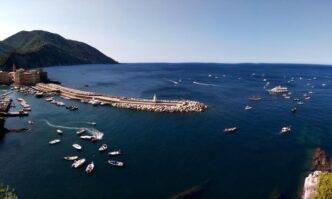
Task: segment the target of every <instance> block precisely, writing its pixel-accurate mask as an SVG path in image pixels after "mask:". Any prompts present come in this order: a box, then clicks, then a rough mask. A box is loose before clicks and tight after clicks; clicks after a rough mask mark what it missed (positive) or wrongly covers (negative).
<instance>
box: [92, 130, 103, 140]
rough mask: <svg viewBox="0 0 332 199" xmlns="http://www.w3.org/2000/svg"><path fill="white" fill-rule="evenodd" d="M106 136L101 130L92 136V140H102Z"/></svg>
mask: <svg viewBox="0 0 332 199" xmlns="http://www.w3.org/2000/svg"><path fill="white" fill-rule="evenodd" d="M103 137H104V134H103V133H101V132H96V133H95V134H94V135H93V136H92V138H91V139H92V141H98V140H102V139H103Z"/></svg>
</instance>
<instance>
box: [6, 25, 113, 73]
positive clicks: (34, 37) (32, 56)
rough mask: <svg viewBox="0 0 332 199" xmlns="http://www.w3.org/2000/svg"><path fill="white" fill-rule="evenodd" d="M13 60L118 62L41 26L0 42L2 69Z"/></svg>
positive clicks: (35, 63) (20, 63)
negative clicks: (43, 29)
mask: <svg viewBox="0 0 332 199" xmlns="http://www.w3.org/2000/svg"><path fill="white" fill-rule="evenodd" d="M14 62H15V64H16V65H18V66H25V67H46V66H56V65H76V64H116V63H118V62H116V61H115V60H113V59H112V58H110V57H107V56H106V55H104V54H103V53H101V52H100V51H98V50H97V49H95V48H93V47H91V46H89V45H88V44H85V43H83V42H78V41H73V40H68V39H65V38H63V37H61V36H60V35H57V34H54V33H50V32H45V31H41V30H37V31H31V32H28V31H21V32H19V33H17V34H15V35H13V36H11V37H9V38H7V39H5V40H4V41H2V42H0V66H1V67H2V68H1V69H2V70H9V69H10V68H11V67H12V64H13V63H14Z"/></svg>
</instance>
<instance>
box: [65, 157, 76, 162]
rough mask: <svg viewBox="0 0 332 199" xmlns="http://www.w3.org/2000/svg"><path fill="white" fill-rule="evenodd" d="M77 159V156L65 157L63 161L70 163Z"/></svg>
mask: <svg viewBox="0 0 332 199" xmlns="http://www.w3.org/2000/svg"><path fill="white" fill-rule="evenodd" d="M77 158H78V156H66V157H63V159H65V160H71V161H73V160H76V159H77Z"/></svg>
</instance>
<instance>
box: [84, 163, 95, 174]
mask: <svg viewBox="0 0 332 199" xmlns="http://www.w3.org/2000/svg"><path fill="white" fill-rule="evenodd" d="M94 168H95V164H94V163H93V162H91V163H90V164H88V166H87V167H86V169H85V172H86V173H87V174H89V173H91V172H92V171H93V169H94Z"/></svg>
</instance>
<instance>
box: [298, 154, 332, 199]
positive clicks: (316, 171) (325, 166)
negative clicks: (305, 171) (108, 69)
mask: <svg viewBox="0 0 332 199" xmlns="http://www.w3.org/2000/svg"><path fill="white" fill-rule="evenodd" d="M312 169H313V172H311V173H309V175H308V176H307V177H306V178H305V180H304V185H303V192H302V197H301V198H302V199H315V198H317V197H318V196H321V195H323V198H329V197H332V196H328V195H327V194H329V193H327V190H320V189H321V187H322V186H324V184H323V185H322V183H328V182H322V175H326V174H331V173H330V171H331V162H330V158H329V157H328V155H327V154H326V152H325V151H323V150H322V149H320V148H317V149H316V150H315V152H314V154H313V158H312ZM329 189H330V190H332V187H329ZM325 196H326V197H325Z"/></svg>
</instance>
